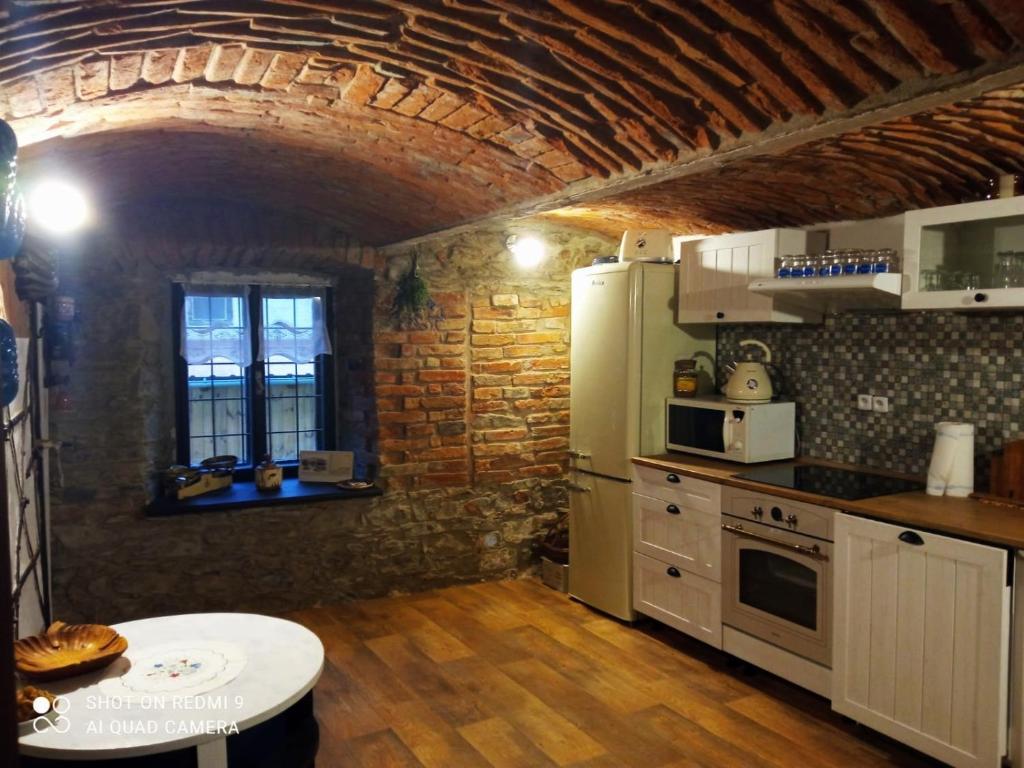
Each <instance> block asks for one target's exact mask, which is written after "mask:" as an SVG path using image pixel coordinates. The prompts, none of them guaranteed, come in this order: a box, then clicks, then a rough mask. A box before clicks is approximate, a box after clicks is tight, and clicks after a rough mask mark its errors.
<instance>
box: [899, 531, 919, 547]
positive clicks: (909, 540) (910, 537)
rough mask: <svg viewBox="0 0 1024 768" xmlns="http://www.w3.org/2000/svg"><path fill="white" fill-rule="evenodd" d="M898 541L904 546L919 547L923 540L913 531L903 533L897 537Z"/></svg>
mask: <svg viewBox="0 0 1024 768" xmlns="http://www.w3.org/2000/svg"><path fill="white" fill-rule="evenodd" d="M899 539H900V541H902V542H903V543H904V544H913V545H914V546H915V547H919V546H921V545H922V544H924V539H922V538H921V537H920V536H919V535H918V534H916V533H914V532H913V531H904V532H903V533H901V534H900V535H899Z"/></svg>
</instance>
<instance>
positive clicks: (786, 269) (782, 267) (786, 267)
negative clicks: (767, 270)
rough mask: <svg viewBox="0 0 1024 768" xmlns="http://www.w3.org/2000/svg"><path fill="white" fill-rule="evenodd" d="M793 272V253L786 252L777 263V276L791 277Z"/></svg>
mask: <svg viewBox="0 0 1024 768" xmlns="http://www.w3.org/2000/svg"><path fill="white" fill-rule="evenodd" d="M792 273H793V255H792V254H786V255H785V256H782V257H781V258H779V259H778V261H777V263H776V265H775V276H776V277H789V276H790V275H791V274H792Z"/></svg>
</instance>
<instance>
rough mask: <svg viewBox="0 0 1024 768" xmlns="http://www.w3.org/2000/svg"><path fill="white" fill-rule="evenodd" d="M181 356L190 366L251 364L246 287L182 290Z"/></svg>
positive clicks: (206, 287)
mask: <svg viewBox="0 0 1024 768" xmlns="http://www.w3.org/2000/svg"><path fill="white" fill-rule="evenodd" d="M184 292H185V298H184V302H183V306H182V308H181V356H182V357H183V358H185V360H186V362H188V363H189V364H190V365H201V364H205V363H233V364H235V365H238V366H240V367H242V368H245V367H246V366H248V365H251V364H252V330H251V328H250V324H249V286H247V285H197V284H186V285H185V286H184Z"/></svg>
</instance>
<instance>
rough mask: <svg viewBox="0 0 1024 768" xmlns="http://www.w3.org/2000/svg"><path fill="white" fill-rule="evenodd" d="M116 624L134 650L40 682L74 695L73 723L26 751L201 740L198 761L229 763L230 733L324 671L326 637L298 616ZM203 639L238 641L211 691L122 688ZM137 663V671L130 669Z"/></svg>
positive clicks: (275, 711) (138, 751)
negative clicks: (159, 659)
mask: <svg viewBox="0 0 1024 768" xmlns="http://www.w3.org/2000/svg"><path fill="white" fill-rule="evenodd" d="M114 629H116V630H117V631H118V632H119V633H120V634H122V635H123V636H124V637H125V638H127V640H128V650H127V651H125V653H124V656H122V657H121V658H120V659H118V660H117V661H116V662H115V663H114V664H112V665H111V666H109V667H107V668H106V669H104V670H100V671H97V672H94V673H91V674H86V675H80V676H78V677H72V678H68V679H66V680H59V681H55V682H48V683H42V684H40V686H39V687H42V688H44V689H45V690H48V691H50V692H52V693H54V694H56V695H57V696H59V697H61V698H63V699H65V700H66V706H67V707H68V709H67V711H66V713H65V714H64V715H63V716H64V717H65V718H66V722H64V723H62V724H61V726H60V728H57V727H53V726H51V727H48V728H45V729H43V730H41V732H38V733H37V732H32V733H29V734H27V735H23V736H21V737H20V739H19V745H20V752H21V754H22V755H23V756H26V757H29V758H46V759H49V760H90V761H96V760H105V759H106V760H110V759H122V758H138V757H143V756H146V755H157V754H160V753H167V752H172V751H175V750H182V749H188V748H195V750H196V759H195V763H194V764H196V765H197V766H198V767H199V768H223V767H224V766H227V765H228V743H227V740H228V739H229V738H238V737H234V736H233V734H235V733H242V732H245V731H246V730H247V729H252V728H253V727H254V726H258V725H260V724H263V723H266V722H267V721H269V720H271V719H272V718H275V717H277V716H279V715H282V713H285V712H286V710H289V709H290V708H293V707H295V706H297V705H298V703H299V702H300V700H303V699H304V698H306V697H307V695H309V696H310V697H311V694H310V691H311V690H312V688H313V686H314V684H315V683H316V681H317V680H318V679H319V677H320V673H321V671H322V670H323V662H324V649H323V645H322V644H321V643H320V640H319V638H317V636H316V635H314V634H313V633H312V632H310V631H309V630H308V629H306V628H305V627H303V626H301V625H299V624H296V623H294V622H291V621H286V620H284V619H276V618H272V617H270V616H259V615H255V614H247V613H196V614H184V615H180V616H162V617H159V618H153V619H142V620H139V621H129V622H125V623H123V624H117V625H115V626H114ZM204 644H207V647H209V648H220V649H222V650H223V649H224V648H227V649H228V650H229V651H231V650H232V649H233V655H234V657H235V658H234V662H233V663H234V667H233V668H232V669H231V670H226V671H225V673H226V674H229V675H233V677H232V679H229V680H227V681H226V682H224V683H223V684H222V685H219V686H217V687H215V688H212V689H210V690H204V689H203V688H202V687H199V688H195V689H194V690H195V691H198V693H196V694H195V695H193V694H192V693H190V692H189V689H188V688H187V687H184V688H180V689H178V690H175V689H174V688H173V687H171V686H166V687H165V689H164V690H161V691H159V692H156V693H152V694H147V693H143V694H137V693H133V694H131V695H129V696H121V695H119V693H118V690H119V689H120V687H121V686H123V685H124V684H125V682H124V681H126V680H137V679H138V677H139V674H140V672H141V671H142V670H143V669H144V668H145V667H146V666H160V665H159V664H155V665H153V664H152V660H153V659H154V658H156V656H154V653H157V655H159V652H160V650H161V649H166V648H169V647H174V646H176V645H177V646H181V647H194V648H196V649H200V650H199V651H197V653H201V649H202V648H203V647H204ZM143 662H145V663H143ZM132 664H135V665H136V669H135V672H134V674H133V675H132V676H131V677H124V676H125V675H126V674H127V673H128V672H129V669H130V668H131V665H132ZM239 665H241V669H240V671H239V670H238V667H239ZM165 677H177V675H165ZM118 678H120V680H118ZM196 679H198V677H197V678H196ZM104 681H106V682H104ZM170 682H173V681H170ZM207 687H209V686H207ZM309 718H310V720H311V719H312V713H311V710H310V714H309ZM314 728H315V724H314ZM59 730H64V731H65V732H63V733H61V732H59ZM314 738H315V734H314ZM314 751H315V745H314Z"/></svg>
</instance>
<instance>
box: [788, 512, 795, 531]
mask: <svg viewBox="0 0 1024 768" xmlns="http://www.w3.org/2000/svg"><path fill="white" fill-rule="evenodd" d="M786 525H788V526H789V527H790V528H796V515H794V514H793V513H792V512H791V513H789V514H788V515H786Z"/></svg>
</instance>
